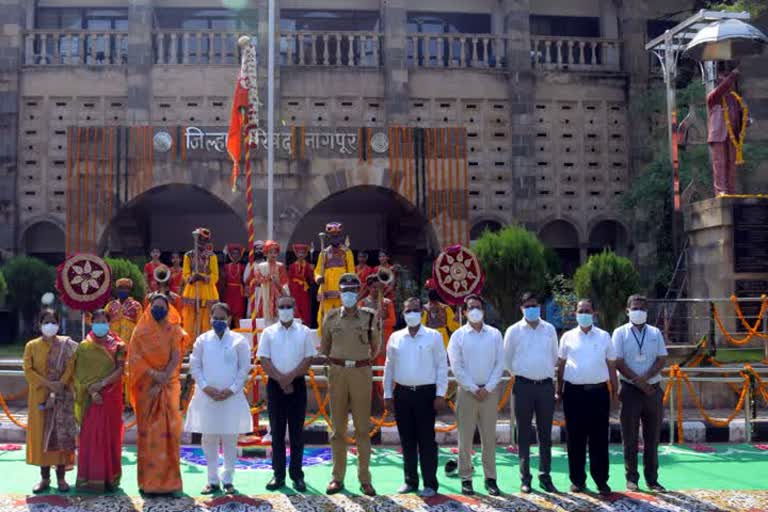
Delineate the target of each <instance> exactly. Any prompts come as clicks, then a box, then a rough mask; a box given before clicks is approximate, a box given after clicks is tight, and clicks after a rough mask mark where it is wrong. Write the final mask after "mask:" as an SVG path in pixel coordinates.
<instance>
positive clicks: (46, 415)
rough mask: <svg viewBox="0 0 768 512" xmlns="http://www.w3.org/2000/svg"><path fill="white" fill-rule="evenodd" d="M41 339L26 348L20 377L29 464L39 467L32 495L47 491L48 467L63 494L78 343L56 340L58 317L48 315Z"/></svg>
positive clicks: (71, 458)
mask: <svg viewBox="0 0 768 512" xmlns="http://www.w3.org/2000/svg"><path fill="white" fill-rule="evenodd" d="M38 325H39V327H40V332H41V333H42V337H40V338H37V339H34V340H31V341H30V342H29V343H27V345H26V346H25V347H24V376H25V377H26V379H27V383H28V384H29V395H28V401H27V403H28V404H29V405H28V407H29V419H28V424H27V464H31V465H33V466H40V476H41V479H40V482H39V483H38V484H37V485H35V487H34V488H33V489H32V492H34V493H40V492H44V491H47V490H48V489H49V488H50V486H51V466H56V480H57V484H58V485H57V488H58V490H59V491H60V492H67V491H68V490H69V484H67V480H66V470H67V467H72V465H73V464H74V462H75V437H76V436H77V425H76V424H75V411H74V408H75V400H74V395H73V393H72V374H73V373H74V369H75V350H76V349H77V343H75V342H74V341H72V340H71V339H70V338H69V337H67V336H58V332H59V315H58V313H56V312H55V311H53V310H51V309H44V310H43V311H41V312H40V316H39V324H38Z"/></svg>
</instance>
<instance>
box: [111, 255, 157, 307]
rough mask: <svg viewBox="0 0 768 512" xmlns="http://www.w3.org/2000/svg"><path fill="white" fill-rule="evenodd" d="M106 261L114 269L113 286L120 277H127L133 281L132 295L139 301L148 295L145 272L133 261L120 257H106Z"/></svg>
mask: <svg viewBox="0 0 768 512" xmlns="http://www.w3.org/2000/svg"><path fill="white" fill-rule="evenodd" d="M104 261H106V262H107V265H109V268H110V269H112V288H113V289H114V285H115V282H116V281H117V280H118V279H121V278H123V277H127V278H129V279H130V280H131V281H133V288H132V289H131V297H133V298H134V299H136V300H138V301H139V302H143V301H144V297H145V296H146V295H147V284H146V283H145V282H144V272H142V270H141V269H140V268H139V266H138V265H136V264H135V263H133V262H132V261H129V260H125V259H120V258H104Z"/></svg>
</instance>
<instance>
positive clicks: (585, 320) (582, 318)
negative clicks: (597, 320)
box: [576, 313, 594, 327]
mask: <svg viewBox="0 0 768 512" xmlns="http://www.w3.org/2000/svg"><path fill="white" fill-rule="evenodd" d="M576 321H577V322H578V323H579V326H580V327H592V323H593V322H594V318H593V317H592V313H576Z"/></svg>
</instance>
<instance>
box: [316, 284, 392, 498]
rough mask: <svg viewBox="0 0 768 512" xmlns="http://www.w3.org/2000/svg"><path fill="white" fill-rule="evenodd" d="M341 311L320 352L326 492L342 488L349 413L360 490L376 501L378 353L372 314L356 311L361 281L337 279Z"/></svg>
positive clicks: (328, 324) (327, 322) (326, 329)
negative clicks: (326, 414) (328, 472)
mask: <svg viewBox="0 0 768 512" xmlns="http://www.w3.org/2000/svg"><path fill="white" fill-rule="evenodd" d="M339 291H340V292H341V303H342V306H341V307H340V308H335V309H332V310H331V311H330V312H328V313H327V314H326V316H325V319H324V320H323V331H322V338H321V342H320V353H321V354H323V355H325V356H326V357H327V363H328V389H329V393H330V404H331V449H332V452H333V480H331V483H330V484H328V488H327V489H326V492H327V493H328V494H335V493H337V492H339V491H341V490H342V489H343V488H344V475H345V473H346V469H347V415H348V413H349V412H350V411H351V412H352V422H353V424H354V426H355V442H356V444H357V463H358V467H357V476H358V479H359V480H360V490H361V491H362V492H363V494H365V495H367V496H375V495H376V490H375V489H374V488H373V485H371V472H370V469H369V465H370V460H371V440H370V438H369V437H368V433H369V432H370V428H371V425H370V421H371V389H372V385H373V374H372V369H371V364H372V360H373V359H374V358H375V357H376V355H377V354H378V351H379V348H380V347H379V332H378V327H377V319H376V315H375V313H374V312H373V311H371V310H370V309H367V308H358V307H357V301H358V294H359V292H360V278H358V277H357V275H356V274H354V273H346V274H343V275H342V276H341V278H340V279H339Z"/></svg>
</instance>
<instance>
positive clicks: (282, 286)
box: [256, 240, 290, 325]
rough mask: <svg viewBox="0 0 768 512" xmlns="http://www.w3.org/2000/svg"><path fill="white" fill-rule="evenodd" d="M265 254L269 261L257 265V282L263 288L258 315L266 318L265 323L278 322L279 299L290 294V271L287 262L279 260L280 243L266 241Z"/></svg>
mask: <svg viewBox="0 0 768 512" xmlns="http://www.w3.org/2000/svg"><path fill="white" fill-rule="evenodd" d="M264 254H265V255H266V256H267V261H262V262H261V263H259V264H258V265H256V282H257V283H258V284H259V287H260V288H261V297H260V300H259V308H258V312H257V313H256V316H258V317H260V318H263V319H264V325H272V324H273V323H275V322H277V299H278V298H279V297H281V296H283V295H289V294H290V292H289V289H288V272H287V271H286V269H285V264H283V263H281V262H279V261H277V256H278V255H279V254H280V244H279V243H277V242H275V241H274V240H267V241H266V242H264Z"/></svg>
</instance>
